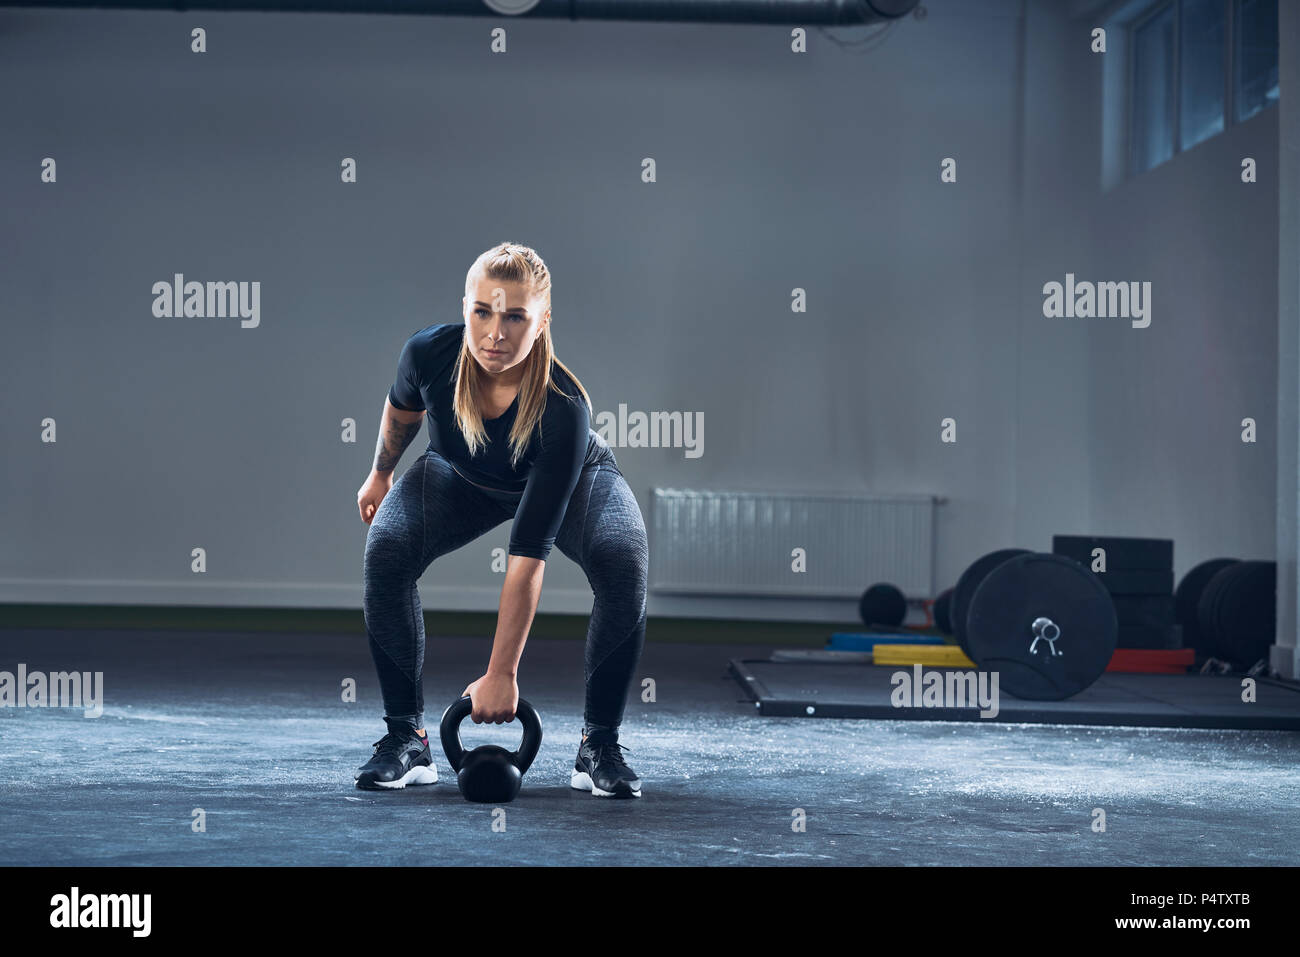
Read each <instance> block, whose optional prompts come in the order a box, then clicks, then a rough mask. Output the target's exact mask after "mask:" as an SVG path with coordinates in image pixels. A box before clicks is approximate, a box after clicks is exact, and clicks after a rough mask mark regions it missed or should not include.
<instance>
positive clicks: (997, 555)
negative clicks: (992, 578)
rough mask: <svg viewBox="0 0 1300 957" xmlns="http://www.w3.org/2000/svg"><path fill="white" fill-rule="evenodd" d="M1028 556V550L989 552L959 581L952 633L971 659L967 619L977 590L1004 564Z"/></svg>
mask: <svg viewBox="0 0 1300 957" xmlns="http://www.w3.org/2000/svg"><path fill="white" fill-rule="evenodd" d="M1028 554H1031V553H1030V551H1029V549H1027V548H1001V549H998V550H997V551H996V552H989V553H988V554H987V555H983V556H981V557H980V558H977V559H975V561H974V562H972V563H971V565H970V567H969V568H967V569H966V570H965V571H964V572H962V573H961V577H960V578H958V579H957V586H956V587H955V588H954V589H953V591H952V610H951V612H950V613H949V617H950V618H951V619H952V633H953V636H954V637H955V638H956V639H957V644H959V645H961V648H962V650H963V651H964V652H966V654H967V655H970V657H972V658H973V657H974V655H971V653H970V648H968V647H967V645H966V619H967V616H968V615H969V614H970V600H971V598H972V596H974V594H975V589H976V588H978V587H979V584H980V582H982V581H983V580H984V576H986V575H987V574H988V573H989V572H991V571H993V569H995V568H997V567H998V566H999V565H1001V564H1002V563H1003V562H1005V561H1007V560H1008V559H1011V558H1015V557H1016V556H1017V555H1028Z"/></svg>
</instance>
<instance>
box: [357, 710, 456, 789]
mask: <svg viewBox="0 0 1300 957" xmlns="http://www.w3.org/2000/svg"><path fill="white" fill-rule="evenodd" d="M390 727H391V726H390ZM373 747H374V749H375V754H374V756H373V757H372V758H371V759H370V760H369V761H367V762H366V763H365V764H363V765H361V767H360V768H358V769H357V772H356V774H354V775H353V777H354V778H355V779H356V782H357V787H359V788H361V789H362V790H363V791H378V790H381V789H395V788H404V787H406V786H407V785H408V784H435V783H437V781H438V769H437V768H436V767H434V764H433V755H432V753H431V752H430V751H429V738H428V736H427V735H425V736H420V735H418V734H416V733H415V730H414V729H413V728H408V727H398V729H397V730H396V731H393V730H390V731H389V732H388V733H387V734H386V735H384V736H383V737H382V738H380V739H379V740H378V741H376V742H375V743H374V745H373Z"/></svg>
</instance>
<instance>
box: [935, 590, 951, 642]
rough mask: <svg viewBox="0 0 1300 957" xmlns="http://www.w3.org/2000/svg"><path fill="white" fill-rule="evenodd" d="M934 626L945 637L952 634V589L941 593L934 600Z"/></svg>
mask: <svg viewBox="0 0 1300 957" xmlns="http://www.w3.org/2000/svg"><path fill="white" fill-rule="evenodd" d="M934 626H935V627H936V628H938V629H939V631H941V632H942V633H943V634H945V635H951V634H952V589H951V588H946V589H944V590H943V591H941V592H939V597H938V598H936V599H935V600H934Z"/></svg>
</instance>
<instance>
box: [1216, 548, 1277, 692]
mask: <svg viewBox="0 0 1300 957" xmlns="http://www.w3.org/2000/svg"><path fill="white" fill-rule="evenodd" d="M1217 620H1218V622H1219V629H1220V631H1219V635H1220V637H1221V638H1222V640H1223V647H1222V649H1221V650H1222V651H1223V652H1225V653H1226V657H1227V660H1228V661H1229V662H1231V663H1232V666H1233V667H1234V668H1236V669H1238V670H1239V671H1245V670H1247V669H1249V668H1250V667H1251V666H1252V665H1254V664H1255V662H1257V661H1259V660H1260V659H1261V658H1267V657H1268V649H1269V646H1270V645H1272V644H1273V640H1274V632H1275V631H1276V630H1277V562H1239V563H1238V564H1236V565H1234V566H1232V570H1231V571H1230V572H1229V573H1228V574H1227V576H1226V577H1225V578H1224V582H1223V587H1222V588H1221V589H1220V592H1219V601H1218V608H1217Z"/></svg>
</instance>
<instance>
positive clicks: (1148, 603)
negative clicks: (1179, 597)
mask: <svg viewBox="0 0 1300 957" xmlns="http://www.w3.org/2000/svg"><path fill="white" fill-rule="evenodd" d="M1097 577H1098V578H1103V579H1104V576H1102V575H1098V576H1097ZM1105 586H1106V583H1105V581H1104V580H1103V581H1102V587H1103V588H1105ZM1106 590H1107V591H1110V589H1109V588H1107V589H1106ZM1110 597H1111V599H1112V600H1113V601H1114V602H1115V617H1116V618H1118V619H1119V623H1120V624H1121V625H1130V626H1137V625H1140V626H1142V627H1144V628H1168V627H1169V626H1170V625H1172V624H1173V623H1174V596H1173V595H1172V594H1167V595H1116V594H1115V593H1114V592H1111V593H1110Z"/></svg>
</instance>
